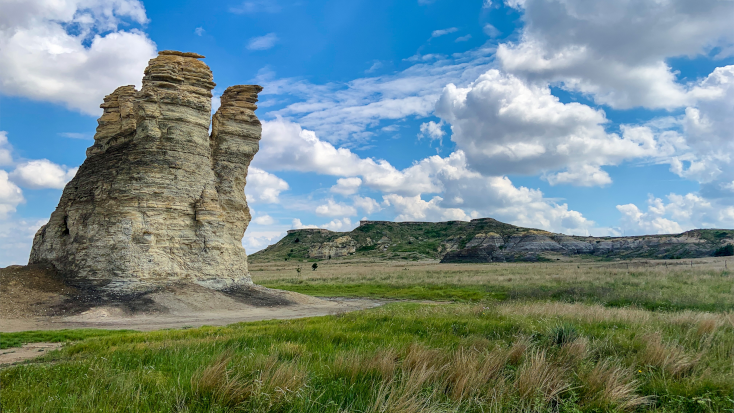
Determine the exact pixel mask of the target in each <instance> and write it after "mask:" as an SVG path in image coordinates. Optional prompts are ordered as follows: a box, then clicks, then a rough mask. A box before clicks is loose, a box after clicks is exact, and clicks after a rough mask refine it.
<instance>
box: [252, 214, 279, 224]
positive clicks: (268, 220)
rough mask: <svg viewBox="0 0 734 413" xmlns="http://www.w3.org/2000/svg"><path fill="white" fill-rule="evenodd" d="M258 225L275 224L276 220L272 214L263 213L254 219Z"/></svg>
mask: <svg viewBox="0 0 734 413" xmlns="http://www.w3.org/2000/svg"><path fill="white" fill-rule="evenodd" d="M252 222H254V223H255V224H257V225H273V224H275V220H274V219H273V217H271V216H270V215H261V216H259V217H257V218H255V219H253V220H252Z"/></svg>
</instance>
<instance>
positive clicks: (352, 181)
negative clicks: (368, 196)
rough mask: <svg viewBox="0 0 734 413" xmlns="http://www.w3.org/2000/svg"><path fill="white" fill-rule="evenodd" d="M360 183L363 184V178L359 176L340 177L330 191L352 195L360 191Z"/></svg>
mask: <svg viewBox="0 0 734 413" xmlns="http://www.w3.org/2000/svg"><path fill="white" fill-rule="evenodd" d="M360 185H362V180H361V179H359V178H356V177H353V178H339V179H337V180H336V185H334V186H332V187H331V189H330V191H331V192H334V193H337V194H341V195H352V194H356V193H357V191H359V187H360Z"/></svg>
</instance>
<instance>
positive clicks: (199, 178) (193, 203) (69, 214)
mask: <svg viewBox="0 0 734 413" xmlns="http://www.w3.org/2000/svg"><path fill="white" fill-rule="evenodd" d="M201 58H203V56H201V55H198V54H195V53H182V52H176V51H163V52H160V53H159V54H158V57H156V58H154V59H151V60H150V62H149V64H148V67H147V68H146V69H145V76H144V77H143V87H142V89H141V90H140V91H136V90H135V87H134V86H122V87H119V88H117V90H115V91H114V92H113V93H112V94H110V95H108V96H107V97H105V99H104V103H103V104H102V105H101V107H102V108H103V109H104V113H103V115H102V116H101V117H100V118H99V120H98V123H99V126H98V127H97V133H96V135H95V136H94V144H93V145H92V146H91V147H90V148H89V149H87V159H86V160H85V161H84V163H83V164H82V165H81V167H79V171H78V172H77V174H76V176H75V177H74V179H72V180H71V181H70V182H69V183H68V184H67V185H66V187H65V188H64V191H63V195H62V196H61V200H60V201H59V205H58V207H57V208H56V210H55V211H54V212H53V213H52V214H51V218H50V220H49V222H48V224H46V225H44V226H43V227H42V228H41V229H39V230H38V232H37V233H36V235H35V238H34V240H33V248H32V251H31V255H30V260H29V264H52V265H53V266H54V267H55V268H56V270H57V271H58V272H59V273H60V274H61V275H62V276H63V277H64V278H65V280H66V281H68V282H71V283H74V284H79V285H88V286H90V287H95V288H102V289H104V290H108V291H115V292H135V291H147V290H150V289H151V288H152V287H155V286H156V285H161V284H165V283H167V282H170V281H175V280H186V281H191V282H196V283H198V284H201V285H204V286H207V287H211V288H217V289H223V288H227V287H230V286H233V285H246V284H251V283H252V282H251V280H250V276H249V273H248V270H247V256H246V254H245V250H244V248H242V244H241V240H242V236H243V235H244V232H245V229H246V228H247V225H248V224H249V222H250V218H251V217H250V212H249V209H248V207H247V202H246V199H245V194H244V188H245V181H246V177H247V168H248V166H249V165H250V161H251V160H252V158H253V156H254V155H255V153H256V152H257V151H258V148H259V140H260V134H261V129H262V128H261V124H260V121H259V120H258V119H257V117H256V116H255V113H254V111H255V109H257V106H256V105H255V103H256V102H257V94H258V93H259V92H260V91H261V90H262V88H261V87H260V86H255V85H240V86H232V87H229V88H228V89H227V90H226V91H225V92H224V94H223V95H222V97H221V107H220V108H219V109H218V110H217V112H216V114H214V116H213V118H212V116H211V101H212V93H211V90H212V89H213V88H214V86H215V83H214V82H213V81H212V72H211V70H210V69H209V67H208V66H207V65H206V64H205V63H203V62H202V61H200V60H199V59H201ZM210 125H211V134H210V133H209V127H210Z"/></svg>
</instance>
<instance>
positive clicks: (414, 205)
mask: <svg viewBox="0 0 734 413" xmlns="http://www.w3.org/2000/svg"><path fill="white" fill-rule="evenodd" d="M383 199H384V202H385V205H387V206H391V207H393V208H394V209H395V211H397V213H398V216H397V217H396V218H395V220H396V221H469V220H470V219H471V217H469V215H467V214H466V213H465V212H464V211H463V210H461V209H460V208H442V207H441V205H440V204H441V201H443V198H441V197H440V196H435V197H433V199H431V200H430V201H424V200H423V199H421V197H420V195H416V196H412V197H403V196H400V195H396V194H390V195H385V196H384V197H383Z"/></svg>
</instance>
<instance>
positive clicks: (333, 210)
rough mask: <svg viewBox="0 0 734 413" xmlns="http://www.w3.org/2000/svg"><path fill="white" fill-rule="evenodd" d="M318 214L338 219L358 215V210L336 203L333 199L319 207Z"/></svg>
mask: <svg viewBox="0 0 734 413" xmlns="http://www.w3.org/2000/svg"><path fill="white" fill-rule="evenodd" d="M315 212H316V214H317V215H320V216H322V217H336V216H345V215H347V216H354V215H357V210H356V209H355V208H354V207H353V206H350V205H346V204H343V203H339V202H334V200H333V199H329V200H327V201H326V204H323V205H319V206H318V207H316V211H315Z"/></svg>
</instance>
